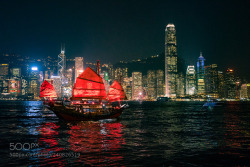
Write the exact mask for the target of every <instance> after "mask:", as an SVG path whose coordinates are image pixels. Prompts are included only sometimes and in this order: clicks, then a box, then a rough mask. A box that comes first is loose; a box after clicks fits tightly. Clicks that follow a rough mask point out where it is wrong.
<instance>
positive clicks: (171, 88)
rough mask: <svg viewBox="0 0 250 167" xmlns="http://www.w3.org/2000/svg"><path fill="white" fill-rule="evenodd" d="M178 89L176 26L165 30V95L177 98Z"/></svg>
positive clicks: (172, 25)
mask: <svg viewBox="0 0 250 167" xmlns="http://www.w3.org/2000/svg"><path fill="white" fill-rule="evenodd" d="M176 89H177V43H176V30H175V26H174V24H168V25H167V27H166V29H165V95H166V96H167V97H176Z"/></svg>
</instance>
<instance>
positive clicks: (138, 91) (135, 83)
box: [132, 72, 143, 100]
mask: <svg viewBox="0 0 250 167" xmlns="http://www.w3.org/2000/svg"><path fill="white" fill-rule="evenodd" d="M142 98H143V92H142V73H141V72H132V99H133V100H140V99H142Z"/></svg>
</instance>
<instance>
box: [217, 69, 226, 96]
mask: <svg viewBox="0 0 250 167" xmlns="http://www.w3.org/2000/svg"><path fill="white" fill-rule="evenodd" d="M224 87H225V84H224V74H223V72H222V71H218V94H219V97H220V98H224V97H225V89H224Z"/></svg>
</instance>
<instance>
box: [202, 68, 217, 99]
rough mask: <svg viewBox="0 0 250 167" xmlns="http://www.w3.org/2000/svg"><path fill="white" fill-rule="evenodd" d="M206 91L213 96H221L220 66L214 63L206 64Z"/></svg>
mask: <svg viewBox="0 0 250 167" xmlns="http://www.w3.org/2000/svg"><path fill="white" fill-rule="evenodd" d="M205 91H206V95H207V96H209V97H212V98H218V97H219V93H218V92H219V79H218V66H217V64H212V65H208V66H205Z"/></svg>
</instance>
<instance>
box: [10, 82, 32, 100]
mask: <svg viewBox="0 0 250 167" xmlns="http://www.w3.org/2000/svg"><path fill="white" fill-rule="evenodd" d="M31 86H33V85H31ZM20 89H21V87H20V80H18V79H10V80H9V93H10V95H11V96H12V97H16V96H18V95H19V94H20Z"/></svg>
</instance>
